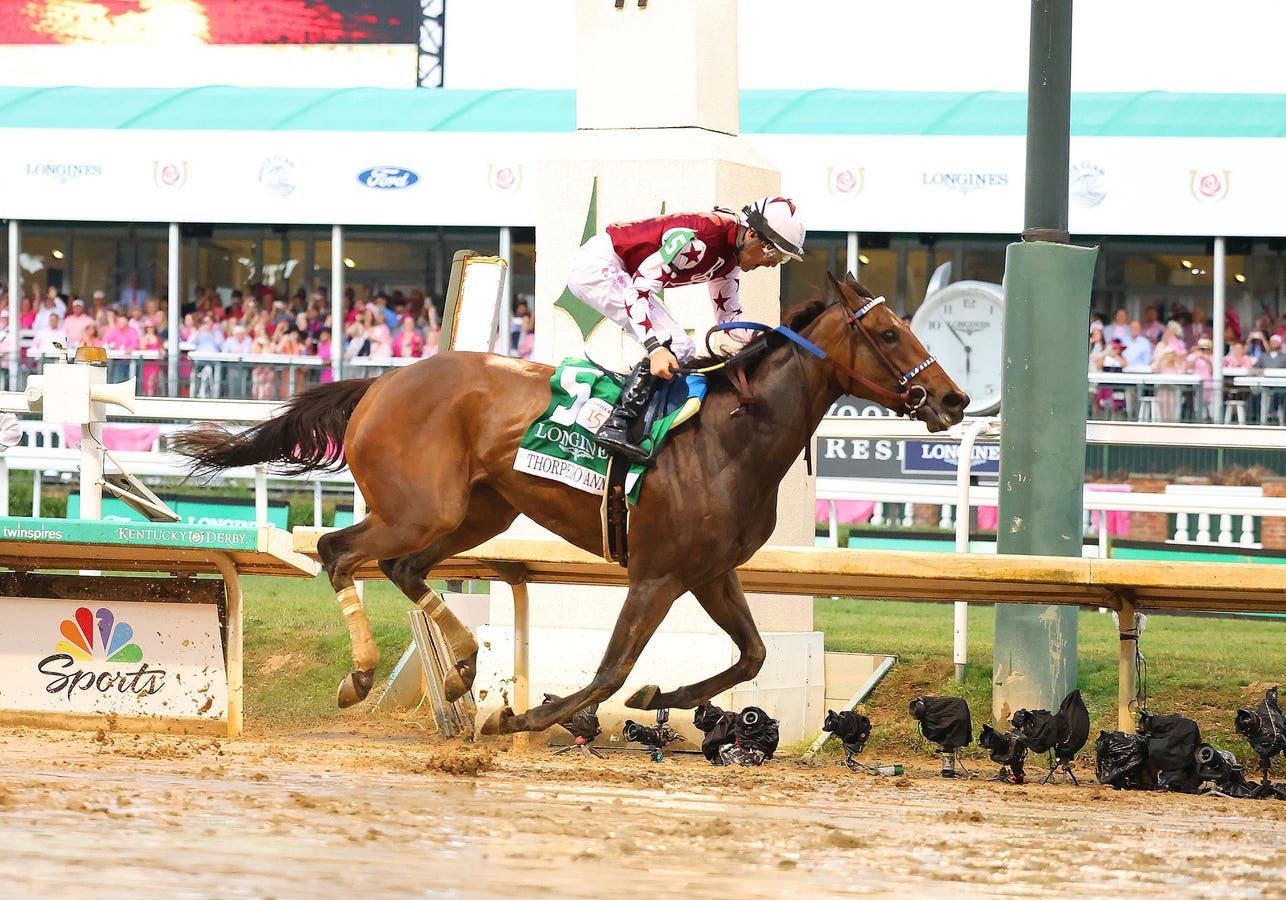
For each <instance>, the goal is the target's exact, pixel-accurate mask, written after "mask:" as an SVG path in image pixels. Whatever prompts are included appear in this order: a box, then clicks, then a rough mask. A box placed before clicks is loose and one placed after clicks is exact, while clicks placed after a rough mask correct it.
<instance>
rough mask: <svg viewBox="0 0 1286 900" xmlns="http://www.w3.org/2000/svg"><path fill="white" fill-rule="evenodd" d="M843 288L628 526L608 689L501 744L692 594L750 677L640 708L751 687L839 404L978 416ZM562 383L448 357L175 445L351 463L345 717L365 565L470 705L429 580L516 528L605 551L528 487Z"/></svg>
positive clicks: (358, 654) (911, 338)
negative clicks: (794, 508)
mask: <svg viewBox="0 0 1286 900" xmlns="http://www.w3.org/2000/svg"><path fill="white" fill-rule="evenodd" d="M829 278H830V283H831V286H832V289H833V291H834V293H835V295H836V299H835V301H834V302H832V303H831V304H829V305H827V304H826V303H825V302H824V301H822V300H814V301H812V302H811V303H808V304H805V305H804V306H802V307H800V308H798V309H795V310H793V311H791V312H789V313H788V315H787V317H786V321H785V322H784V323H783V324H784V325H785V326H786V329H778V330H777V331H772V332H768V333H766V334H762V335H760V336H758V337H756V338H755V339H754V340H753V341H752V342H751V343H750V344H749V345H748V346H747V348H746V350H744V351H742V352H743V353H745V354H746V358H747V359H748V360H749V361H748V362H747V363H746V365H745V366H744V371H745V372H746V377H745V384H743V385H742V386H740V387H739V388H735V389H734V388H733V387H732V386H731V382H732V379H728V383H726V384H725V383H724V380H723V379H721V378H713V377H712V378H710V381H709V387H708V393H707V396H706V399H705V405H704V409H703V410H702V412H701V414H700V416H699V417H697V418H696V419H694V420H692V421H690V422H689V423H687V424H685V425H683V426H681V427H679V428H678V429H676V430H675V433H674V434H672V435H671V436H670V437H669V438H668V443H667V445H666V446H665V447H664V448H663V449H662V451H661V453H660V455H659V456H658V458H657V461H656V464H655V466H654V467H653V468H652V469H651V470H650V471H649V472H648V474H647V476H646V480H645V484H644V488H643V491H642V494H641V496H640V499H639V501H638V504H637V506H636V507H635V508H634V509H633V511H632V514H631V516H630V527H629V535H628V538H629V545H630V553H629V589H628V592H627V594H626V598H625V603H624V605H623V606H622V607H621V612H620V615H619V617H618V619H617V621H616V626H615V628H614V630H613V632H612V635H611V638H610V639H609V640H608V644H607V649H606V651H605V652H604V654H603V659H602V662H601V663H600V664H599V667H598V671H597V673H596V674H595V676H594V679H593V681H591V682H590V684H588V685H587V686H586V687H584V688H582V689H581V690H579V691H576V692H575V693H572V694H569V695H568V696H566V697H564V698H562V699H561V700H557V701H555V702H551V703H545V704H541V705H539V706H535V707H533V708H532V709H529V710H526V711H525V712H522V713H519V714H515V713H514V712H513V711H512V710H510V709H509V708H508V707H506V708H504V709H502V710H500V711H499V712H497V713H496V714H494V715H493V716H492V717H491V718H490V719H489V720H488V722H487V723H486V724H485V725H484V732H489V733H510V732H517V731H540V730H542V729H545V728H547V727H549V726H550V725H553V724H555V723H557V722H563V721H566V720H567V719H568V717H570V716H571V715H572V714H573V713H575V712H576V711H578V710H580V709H583V708H585V707H586V706H589V705H590V704H593V703H597V702H599V701H601V700H604V699H606V698H607V697H609V696H611V695H612V694H613V693H614V692H615V691H617V690H618V689H619V688H620V687H621V685H622V684H624V682H625V678H626V676H627V675H628V674H629V672H630V670H631V668H632V667H633V666H634V663H635V661H636V660H637V659H638V657H639V654H640V653H641V652H642V650H643V647H644V645H645V644H646V643H647V642H648V640H649V639H650V638H651V637H652V634H653V632H654V631H655V630H656V628H657V626H659V625H660V624H661V620H662V619H664V618H665V615H666V613H667V612H668V611H669V609H670V607H671V605H672V604H673V603H674V601H675V600H677V599H678V598H679V597H680V596H681V595H682V594H683V593H684V592H685V591H691V592H692V594H693V596H695V597H696V599H697V602H699V603H700V604H701V606H702V608H703V609H705V611H706V613H707V614H709V616H710V618H711V619H713V620H714V621H715V623H716V624H718V625H719V627H720V628H722V629H723V630H724V631H725V632H727V633H728V636H729V637H730V638H731V639H732V640H733V642H734V643H735V644H736V646H737V648H738V651H739V654H740V656H739V658H738V660H737V661H736V662H735V663H734V664H733V665H732V666H731V667H729V668H728V669H726V670H724V671H722V672H719V673H717V674H715V675H713V676H711V677H709V678H706V679H705V680H703V681H699V682H697V683H695V684H689V685H684V686H682V687H678V688H675V689H673V690H669V691H663V690H661V688H660V687H658V686H656V685H648V686H646V687H643V688H640V689H639V690H638V691H636V692H635V693H634V694H633V695H631V696H630V698H629V699H628V700H627V701H626V703H627V705H628V706H631V707H634V708H637V709H662V708H667V707H678V708H692V707H695V706H697V705H698V704H700V703H702V702H703V701H706V700H708V699H709V698H711V697H713V696H715V695H717V694H720V693H722V692H723V691H725V690H728V689H729V688H731V687H732V686H733V685H735V684H739V683H741V682H743V681H746V680H749V679H750V678H753V677H754V676H755V675H756V674H757V673H758V672H759V669H760V667H761V666H762V665H763V662H764V656H765V651H764V644H763V641H762V640H761V639H760V637H759V633H758V630H757V629H756V627H755V623H754V620H753V618H752V617H751V613H750V608H749V606H748V605H747V603H746V598H745V595H744V594H743V593H742V590H741V585H740V582H739V581H738V578H737V572H736V568H737V566H738V565H740V564H741V563H743V562H745V561H746V560H747V559H749V558H750V556H751V555H752V554H753V553H754V552H755V550H757V549H758V548H759V547H760V546H762V545H763V543H764V542H765V541H766V540H767V539H768V537H769V535H770V534H771V533H772V530H773V526H774V524H775V522H776V516H777V488H778V485H779V484H780V483H781V480H782V479H783V478H784V477H785V475H786V472H787V470H788V469H789V468H790V466H791V465H792V463H794V462H795V460H796V459H798V457H799V455H800V452H801V451H802V450H804V448H805V445H806V444H807V443H808V442H809V440H810V439H811V437H812V434H813V432H814V430H815V429H816V428H817V426H818V424H819V423H820V422H821V419H822V416H823V415H825V413H826V411H827V409H828V408H829V407H830V406H831V404H832V403H834V401H835V400H837V399H838V398H839V397H841V396H843V395H844V394H851V395H854V396H857V397H862V398H864V399H868V400H871V401H873V402H877V403H881V404H883V405H884V406H887V407H888V408H890V409H893V410H895V411H897V412H899V413H902V414H906V415H909V416H911V417H913V418H917V419H920V420H922V421H923V422H924V423H925V424H926V425H927V426H928V429H929V430H930V431H942V430H944V429H946V428H949V427H950V426H952V425H954V424H955V423H957V422H959V421H960V420H961V418H963V415H964V409H965V407H966V406H968V404H969V398H968V396H967V395H965V393H964V392H963V391H961V390H960V388H959V387H958V386H957V385H956V384H955V382H954V381H952V380H951V378H950V377H949V376H948V375H947V373H946V372H945V371H943V370H942V367H941V366H939V365H938V364H937V363H936V361H935V360H934V359H933V357H931V356H930V355H929V354H928V353H927V352H926V351H925V348H924V346H923V345H922V344H921V343H920V341H919V340H918V339H917V338H916V337H915V335H914V334H912V333H911V331H910V329H909V328H908V327H907V325H906V323H905V322H903V320H902V319H901V317H899V316H898V315H897V314H895V313H894V312H893V311H892V310H890V309H889V308H888V307H887V306H886V305H885V304H884V302H883V298H875V297H873V296H872V295H871V293H870V292H869V291H868V290H866V288H864V287H863V286H862V285H861V284H859V283H858V282H857V281H856V279H854V278H853V277H852V276H848V277H847V278H846V279H845V281H843V282H840V281H837V280H836V279H835V278H834V277H833V276H829ZM552 374H553V369H552V368H551V367H550V366H547V365H542V364H539V363H535V362H530V361H527V360H521V359H512V358H509V357H504V356H496V355H492V354H487V353H467V352H447V353H441V354H439V355H437V356H434V357H431V358H429V359H426V360H424V361H422V362H419V363H416V364H415V365H413V366H408V367H406V368H403V369H398V370H395V371H393V372H390V373H388V374H385V375H382V376H380V377H379V378H373V379H365V380H352V381H339V382H334V383H331V384H323V385H321V386H319V387H316V388H312V389H311V390H308V391H306V392H304V393H302V394H299V395H297V396H295V397H294V398H293V399H292V400H290V401H289V402H288V403H287V404H286V405H285V407H284V409H283V411H282V412H281V414H280V415H278V416H276V417H274V418H272V419H268V420H267V421H264V422H260V423H258V424H257V425H254V426H252V427H251V428H249V429H247V430H245V431H242V432H240V433H233V432H230V431H228V430H226V429H224V428H222V427H220V426H218V425H215V424H213V423H205V424H202V425H198V426H195V427H194V428H192V429H189V430H188V431H186V432H184V433H183V434H182V435H180V436H179V437H178V439H177V440H176V442H175V445H176V448H177V449H178V450H179V452H180V453H183V454H185V455H187V456H188V457H190V459H191V460H192V470H193V473H194V474H196V475H209V474H213V473H215V472H217V471H218V470H220V469H225V468H230V467H235V466H245V465H253V464H257V463H274V464H276V466H275V468H276V469H277V470H279V471H282V472H284V473H288V474H300V473H303V472H307V471H311V470H318V469H320V470H325V469H331V470H333V469H337V468H340V467H342V466H343V465H344V462H345V461H347V465H348V467H349V469H350V470H351V472H352V475H353V479H354V480H355V481H356V482H357V485H358V487H359V488H361V491H362V496H363V497H364V498H365V499H366V504H367V509H368V513H367V516H366V518H365V519H363V520H362V521H361V522H358V523H357V524H355V525H352V526H350V527H348V528H343V529H340V530H338V531H333V532H329V533H327V534H326V535H325V536H323V537H322V538H321V540H319V541H318V544H317V551H318V555H319V556H320V558H321V561H322V564H323V566H324V568H325V569H326V573H327V574H328V575H329V576H330V582H331V586H332V587H333V588H334V590H335V592H336V597H337V599H338V600H339V603H340V607H341V609H342V610H343V612H344V616H345V618H346V620H347V623H348V629H349V634H350V637H351V639H352V656H353V666H354V671H353V672H351V673H350V674H349V675H347V676H345V678H344V679H343V680H342V681H341V682H340V686H339V691H338V700H339V705H340V706H350V705H352V704H354V703H357V702H359V701H360V700H362V699H364V698H365V697H366V695H367V693H368V692H369V691H370V688H371V685H372V682H373V680H374V672H375V665H376V662H377V661H378V658H379V652H378V650H377V649H376V646H375V642H374V639H373V638H372V637H371V632H370V625H369V624H368V622H367V619H366V614H365V611H364V610H363V608H362V604H361V600H360V598H359V597H358V595H357V590H356V587H355V586H354V583H353V572H354V570H355V569H356V568H357V567H358V566H359V565H361V564H363V563H366V562H368V561H370V560H378V561H379V566H380V569H381V570H382V571H383V572H384V574H385V575H386V576H387V577H388V578H389V579H390V580H391V581H392V582H393V583H394V584H396V585H397V586H398V588H399V589H400V590H401V591H402V592H403V593H404V594H406V596H407V597H408V598H410V599H411V600H412V601H414V602H415V603H417V604H418V605H420V606H421V607H422V608H423V609H424V610H425V611H426V612H428V613H429V615H430V616H432V617H433V618H434V619H435V620H436V621H437V622H438V624H439V626H440V627H441V628H442V632H443V635H444V636H445V638H446V640H447V642H448V643H449V644H450V645H451V649H452V658H453V659H454V661H455V666H454V669H453V670H448V674H447V678H446V682H445V685H444V688H445V693H446V695H447V696H448V697H449V698H450V699H457V698H458V697H460V696H462V695H463V694H464V693H465V692H466V691H468V690H469V688H470V687H471V685H472V683H473V678H474V675H475V671H476V662H477V651H478V644H477V641H476V640H475V639H474V636H473V635H472V633H470V632H469V630H468V629H467V628H465V627H464V626H463V625H462V624H461V623H460V622H459V621H458V620H457V619H456V618H455V616H453V615H452V614H451V612H450V610H448V609H447V608H446V605H445V604H444V603H443V601H442V598H441V597H440V596H439V595H438V594H437V592H436V591H434V590H433V588H431V587H429V585H428V584H427V581H426V578H427V576H428V573H429V571H430V570H431V569H432V568H433V567H434V566H435V565H436V564H437V563H438V562H439V561H441V560H443V559H446V558H447V557H450V556H452V555H454V554H456V553H461V552H464V551H466V550H469V549H471V548H473V547H475V546H477V545H478V544H480V543H482V542H483V541H485V540H488V539H489V538H492V537H494V536H496V535H498V534H500V533H501V532H502V531H504V530H505V529H506V528H507V527H508V526H509V525H510V523H512V522H513V521H514V519H515V518H517V516H518V515H519V514H522V515H526V516H529V517H530V518H531V519H533V520H535V521H536V522H538V523H539V524H541V525H543V526H545V527H546V528H548V529H549V530H551V531H553V532H554V533H556V534H558V535H559V536H560V537H562V538H564V539H565V540H567V541H569V542H570V543H572V544H575V545H576V546H578V547H582V548H584V549H585V550H588V551H590V552H593V553H601V552H602V548H603V537H602V532H601V527H602V526H601V518H600V501H599V499H598V498H596V497H595V496H594V495H592V494H588V493H586V492H584V491H580V490H576V489H572V488H569V487H566V486H564V485H562V484H561V483H559V482H555V481H551V480H547V479H543V478H538V477H536V476H533V475H530V474H527V473H525V472H520V471H515V469H514V459H515V456H516V454H517V451H518V445H519V442H520V441H521V439H522V436H523V433H524V432H525V431H526V429H527V428H528V426H529V425H531V423H532V422H533V421H534V420H535V419H536V418H537V417H538V416H540V415H541V414H542V413H543V412H544V411H545V410H546V408H547V407H548V406H549V403H550V396H551V395H550V385H549V382H550V378H551V376H552ZM747 388H748V391H747ZM747 410H748V411H747ZM742 411H746V414H744V415H741V414H737V413H739V412H742Z"/></svg>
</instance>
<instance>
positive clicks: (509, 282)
mask: <svg viewBox="0 0 1286 900" xmlns="http://www.w3.org/2000/svg"><path fill="white" fill-rule="evenodd" d="M512 257H513V235H512V233H511V232H510V231H509V227H508V226H505V227H504V228H501V229H500V258H501V259H503V260H504V261H505V262H507V263H512V262H513V259H512ZM510 271H512V269H511V270H510ZM513 293H514V287H513V279H512V278H505V279H502V280H501V288H500V316H499V319H500V335H501V336H502V337H503V338H504V346H505V348H506V352H507V353H508V354H509V355H510V356H513V355H515V351H516V350H517V349H518V348H517V347H511V346H509V320H510V319H511V318H513V308H514V304H513ZM532 312H533V313H535V310H534V309H533V310H532Z"/></svg>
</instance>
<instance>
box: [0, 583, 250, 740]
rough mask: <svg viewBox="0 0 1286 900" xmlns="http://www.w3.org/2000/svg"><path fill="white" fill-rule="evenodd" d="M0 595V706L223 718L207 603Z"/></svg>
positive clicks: (218, 652) (223, 689)
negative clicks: (1, 617) (0, 610)
mask: <svg viewBox="0 0 1286 900" xmlns="http://www.w3.org/2000/svg"><path fill="white" fill-rule="evenodd" d="M0 602H3V603H4V612H5V627H4V628H3V629H0V709H4V710H24V711H35V712H42V713H50V714H59V713H61V714H86V713H98V714H116V715H125V716H155V717H160V718H196V719H202V720H208V721H222V720H226V718H227V714H228V689H227V674H226V672H225V669H224V661H223V647H222V642H221V638H220V632H219V621H218V607H216V606H214V605H213V604H197V603H141V602H133V601H130V600H129V599H116V598H112V599H110V600H108V599H104V600H102V601H99V602H93V603H85V602H83V601H77V600H47V599H32V598H24V597H4V598H0Z"/></svg>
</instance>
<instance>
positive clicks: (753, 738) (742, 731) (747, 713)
mask: <svg viewBox="0 0 1286 900" xmlns="http://www.w3.org/2000/svg"><path fill="white" fill-rule="evenodd" d="M732 733H733V735H734V736H735V737H736V739H737V743H738V744H739V745H741V746H742V747H745V748H747V749H750V750H758V751H759V752H760V753H762V754H763V755H764V759H772V755H773V754H774V753H776V752H777V742H778V740H779V739H780V734H779V730H778V722H777V720H776V719H774V718H772V717H771V716H769V715H768V713H766V712H764V711H763V710H762V709H760V708H759V707H757V706H747V707H746V708H745V709H743V710H742V711H741V712H740V713H738V714H737V716H736V717H735V718H734V719H733V720H732Z"/></svg>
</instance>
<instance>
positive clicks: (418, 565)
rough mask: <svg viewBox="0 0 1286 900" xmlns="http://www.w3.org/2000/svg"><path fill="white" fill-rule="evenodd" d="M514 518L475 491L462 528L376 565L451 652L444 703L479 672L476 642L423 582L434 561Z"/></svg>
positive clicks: (483, 491) (486, 493) (498, 501)
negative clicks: (430, 621) (437, 631)
mask: <svg viewBox="0 0 1286 900" xmlns="http://www.w3.org/2000/svg"><path fill="white" fill-rule="evenodd" d="M517 517H518V512H517V510H515V509H514V508H513V507H512V506H510V505H509V504H508V503H507V502H505V500H504V499H502V498H501V497H500V495H499V494H497V493H495V492H494V491H492V490H491V489H489V488H487V487H485V486H479V487H478V488H477V489H475V491H474V493H473V496H472V497H470V499H469V511H468V514H467V515H466V516H465V521H464V523H463V524H462V525H461V526H460V527H459V528H457V529H456V530H455V531H453V532H451V534H448V535H445V536H443V537H441V538H439V539H438V540H436V541H434V542H433V543H432V544H430V545H429V546H428V547H425V548H424V549H423V550H419V551H416V552H415V553H409V554H407V555H405V556H399V557H397V558H396V559H384V560H380V569H381V570H382V571H383V572H384V574H385V575H386V576H387V577H388V579H389V581H391V582H393V583H394V584H395V585H397V587H398V589H399V590H400V591H401V592H402V593H403V594H406V596H407V598H408V599H410V600H411V601H412V602H413V603H414V604H415V605H416V606H418V607H420V609H422V610H424V611H425V612H426V613H427V614H428V616H429V618H431V619H433V621H434V622H436V623H437V625H438V628H440V629H441V630H442V636H443V637H444V638H446V641H447V643H448V644H449V645H450V646H451V659H452V660H453V668H452V669H451V671H449V672H447V673H446V676H445V678H444V679H443V684H442V690H443V693H444V694H445V695H446V699H447V701H448V702H454V701H456V700H458V699H460V698H461V697H463V696H464V695H465V694H466V693H468V691H469V688H471V687H472V686H473V679H474V676H475V675H476V674H477V668H478V641H477V639H476V638H475V637H474V636H473V633H472V632H471V631H469V629H468V628H467V627H466V626H465V624H464V623H463V622H461V621H460V620H459V619H458V618H456V616H455V614H454V613H452V612H451V610H450V609H448V608H447V605H446V603H445V602H444V601H443V599H442V595H441V594H439V593H438V592H437V591H435V590H434V589H433V588H432V587H430V586H429V585H428V584H427V583H426V578H427V576H428V574H429V570H430V569H432V568H433V567H434V566H435V565H437V563H438V562H439V561H441V560H443V559H446V558H447V557H448V556H452V555H453V554H456V553H459V552H461V551H463V550H468V549H470V548H471V547H476V546H477V545H478V544H481V543H482V542H483V541H485V540H487V539H488V538H492V537H495V536H496V535H497V534H499V533H500V532H502V531H504V530H505V529H506V528H508V527H509V525H510V523H511V522H513V520H514V519H516V518H517Z"/></svg>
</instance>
